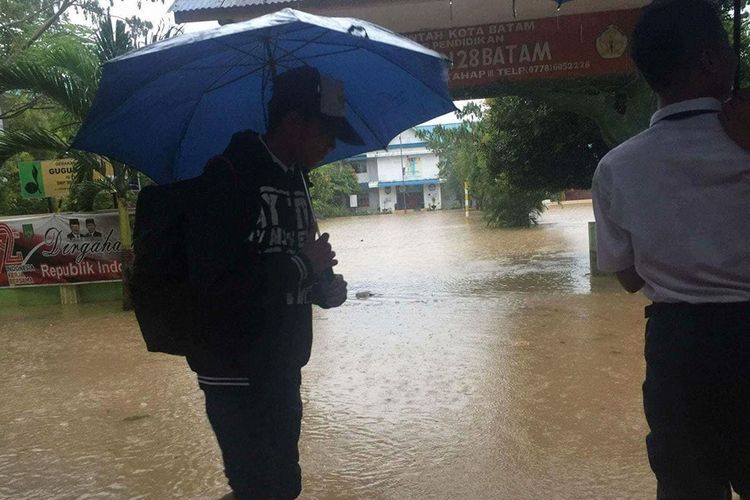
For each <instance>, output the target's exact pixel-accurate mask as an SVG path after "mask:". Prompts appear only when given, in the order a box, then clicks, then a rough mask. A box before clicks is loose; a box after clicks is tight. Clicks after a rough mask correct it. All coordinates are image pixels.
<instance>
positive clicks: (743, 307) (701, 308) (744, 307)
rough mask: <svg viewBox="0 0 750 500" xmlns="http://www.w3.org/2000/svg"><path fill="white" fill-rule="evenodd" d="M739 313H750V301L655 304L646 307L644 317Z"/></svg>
mask: <svg viewBox="0 0 750 500" xmlns="http://www.w3.org/2000/svg"><path fill="white" fill-rule="evenodd" d="M739 311H748V312H750V301H742V302H702V303H698V304H690V303H688V302H654V303H653V304H651V305H650V306H646V308H645V310H644V315H645V317H646V318H650V317H651V316H653V315H654V314H656V313H687V312H690V313H698V314H707V313H713V314H717V313H719V314H721V313H731V312H739Z"/></svg>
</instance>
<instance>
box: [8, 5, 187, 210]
mask: <svg viewBox="0 0 750 500" xmlns="http://www.w3.org/2000/svg"><path fill="white" fill-rule="evenodd" d="M3 1H6V2H7V1H9V0H0V2H3ZM51 3H54V4H55V5H54V8H55V12H58V10H59V9H62V8H64V7H65V5H68V7H71V6H72V7H74V8H83V9H86V10H87V12H88V13H89V14H90V15H91V18H92V19H93V20H94V21H95V22H96V26H97V27H96V30H94V31H91V30H90V29H87V28H85V27H80V26H70V25H63V26H58V27H57V28H56V29H55V30H54V31H53V30H50V31H49V32H47V33H45V36H43V37H41V38H39V39H38V41H37V42H36V44H35V45H33V46H31V47H30V48H27V49H25V50H23V51H22V52H20V53H14V54H13V57H10V58H7V59H6V60H5V61H4V62H3V63H1V64H0V94H2V100H0V106H2V109H3V110H4V111H5V117H6V121H5V125H6V130H5V131H4V132H0V164H2V163H4V162H6V161H8V160H11V159H15V158H17V156H18V155H19V154H21V153H30V154H31V155H32V158H34V159H54V158H59V157H62V156H68V157H73V158H74V159H75V160H76V172H75V175H74V183H73V188H72V189H71V194H70V196H69V197H68V198H67V199H66V200H65V203H64V204H63V208H65V209H69V210H91V209H93V208H94V207H96V206H98V205H107V204H109V205H110V206H111V199H112V196H111V193H116V194H117V196H118V197H119V198H121V199H123V200H126V199H129V198H132V196H130V195H129V187H128V184H129V182H130V180H131V179H132V178H133V176H135V175H136V174H135V172H134V171H133V170H131V169H130V168H128V167H127V166H126V165H123V164H121V163H119V162H112V166H113V170H114V175H113V176H110V177H107V178H105V179H104V180H101V181H97V182H93V173H94V171H98V172H99V173H101V174H105V169H104V163H103V161H102V158H101V157H99V156H97V155H93V154H89V153H85V152H82V151H68V144H69V143H70V141H71V140H72V138H73V137H74V136H75V133H76V132H77V130H78V128H79V127H80V124H81V123H82V121H83V119H84V118H85V116H86V113H87V112H88V110H89V108H90V106H91V104H92V103H93V100H94V97H95V95H96V91H97V88H98V84H99V78H100V69H99V68H100V65H101V64H102V63H103V62H105V61H106V60H108V59H110V58H112V57H116V56H119V55H122V54H124V53H126V52H128V51H130V50H132V49H134V48H136V47H138V46H140V45H144V44H146V43H148V42H150V41H156V40H158V39H160V38H165V37H170V36H173V35H175V34H177V33H179V32H180V30H178V29H174V28H173V27H170V28H168V29H165V27H164V26H160V27H159V29H158V30H157V31H155V32H153V31H151V28H152V25H151V23H148V22H144V21H141V20H140V19H138V18H137V17H133V18H129V19H127V20H125V21H122V20H117V21H115V22H113V20H112V18H111V16H110V15H109V14H108V13H104V11H103V9H100V8H99V7H97V6H98V2H95V1H89V0H81V1H74V2H70V0H64V1H62V2H51V1H49V0H47V1H46V3H45V5H48V4H51ZM65 8H67V7H65ZM40 15H41V16H42V17H44V16H49V15H50V13H49V12H47V13H46V14H40ZM19 22H20V21H19ZM1 34H2V30H1V29H0V35H1ZM6 48H7V47H6ZM8 51H10V49H8ZM6 52H7V51H6ZM10 163H14V162H10ZM10 163H9V164H10ZM13 168H15V165H14V166H13ZM9 189H16V187H15V186H13V187H11V186H2V185H0V191H5V190H9ZM100 192H104V193H105V195H103V196H99V193H100ZM97 196H98V197H99V198H97ZM0 199H4V200H15V201H13V203H11V202H10V201H9V202H7V203H5V206H3V205H0V208H3V209H4V210H5V211H6V212H0V213H10V212H13V213H18V211H19V210H20V209H21V205H19V203H20V202H19V201H18V198H16V197H14V196H11V195H9V194H5V193H2V194H0ZM97 199H100V201H96V200H97ZM11 205H12V206H11ZM45 210H46V209H45Z"/></svg>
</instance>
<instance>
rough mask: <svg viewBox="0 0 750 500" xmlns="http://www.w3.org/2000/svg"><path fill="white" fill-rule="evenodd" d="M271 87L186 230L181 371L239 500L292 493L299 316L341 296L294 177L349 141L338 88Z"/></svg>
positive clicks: (299, 80)
mask: <svg viewBox="0 0 750 500" xmlns="http://www.w3.org/2000/svg"><path fill="white" fill-rule="evenodd" d="M272 84H273V89H272V97H271V100H270V103H269V109H268V132H267V133H266V134H265V135H262V136H261V135H258V134H257V133H255V132H252V131H245V132H240V133H237V134H235V135H234V137H233V138H232V140H231V142H230V144H229V146H228V147H227V148H226V150H225V151H224V153H223V155H222V156H220V157H218V158H216V159H214V160H212V161H210V162H209V164H208V165H207V167H206V170H205V173H204V174H203V176H202V178H201V181H200V182H201V187H202V188H201V190H200V193H201V194H200V196H201V197H204V199H203V200H196V203H195V207H196V208H195V210H194V211H193V213H191V214H190V221H191V224H190V228H189V229H188V233H189V235H188V245H187V246H188V248H189V251H188V260H189V265H190V273H189V275H190V280H191V283H192V284H193V290H194V296H195V297H196V304H197V308H196V309H197V310H196V311H195V316H196V318H198V319H197V324H196V327H197V331H198V332H199V335H200V337H201V338H202V347H201V348H200V349H196V351H195V352H193V353H190V354H188V362H189V364H190V366H191V368H192V369H193V370H194V371H195V372H196V373H197V374H198V382H199V384H200V387H201V389H202V390H203V391H204V393H205V397H206V411H207V414H208V419H209V421H210V423H211V426H212V427H213V430H214V432H215V434H216V437H217V440H218V442H219V446H220V447H221V450H222V455H223V458H224V466H225V473H226V475H227V478H228V479H229V484H230V486H231V488H232V490H233V495H234V497H235V498H240V499H266V498H274V499H278V500H280V499H290V498H295V497H297V495H298V494H299V493H300V491H301V476H300V467H299V465H298V460H299V453H298V449H297V441H298V439H299V435H300V422H301V417H302V402H301V400H300V369H301V368H302V367H303V366H304V365H305V364H306V363H307V361H308V359H309V357H310V348H311V344H312V311H311V304H312V303H315V304H318V305H320V306H322V307H326V308H328V307H337V306H339V305H341V304H342V303H343V302H344V301H345V300H346V292H347V289H346V282H345V281H344V280H343V278H342V277H341V275H335V276H332V274H331V273H330V269H331V268H332V267H333V266H335V265H336V260H335V259H334V256H335V253H334V252H332V250H331V245H330V243H329V242H328V235H327V234H323V235H322V236H321V237H319V238H317V239H316V238H315V231H316V229H317V228H316V227H315V219H314V216H313V213H312V207H311V206H310V204H309V199H308V196H307V191H306V189H307V188H306V185H305V177H306V175H307V173H308V172H309V170H310V169H311V168H313V167H315V166H316V165H317V164H318V163H319V162H320V161H321V160H322V159H323V158H324V157H325V156H326V154H328V152H329V150H330V149H331V148H333V146H334V143H335V140H336V139H339V140H342V141H346V142H349V143H357V142H358V141H361V139H360V138H359V136H358V134H357V133H356V132H355V131H354V130H353V129H352V127H351V126H350V125H349V123H348V122H347V121H346V119H345V118H344V109H343V105H344V93H343V92H344V89H343V86H342V85H341V83H340V82H338V81H336V80H333V79H331V78H328V77H327V76H325V75H322V74H320V73H319V72H318V70H316V69H314V68H311V67H306V66H303V67H299V68H295V69H292V70H288V71H286V72H283V73H281V74H279V75H278V76H277V77H275V78H274V79H273V81H272ZM217 234H219V235H222V237H221V239H217V238H216V235H217ZM230 497H231V495H230Z"/></svg>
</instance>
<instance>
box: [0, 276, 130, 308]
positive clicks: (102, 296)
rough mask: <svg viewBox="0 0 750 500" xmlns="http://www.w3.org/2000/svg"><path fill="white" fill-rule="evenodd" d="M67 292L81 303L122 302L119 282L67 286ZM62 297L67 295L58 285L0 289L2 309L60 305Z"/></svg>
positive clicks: (0, 305)
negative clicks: (62, 292)
mask: <svg viewBox="0 0 750 500" xmlns="http://www.w3.org/2000/svg"><path fill="white" fill-rule="evenodd" d="M65 291H67V292H72V293H67V294H66V295H67V296H68V297H70V296H72V295H75V296H76V297H77V301H78V302H80V303H87V302H109V301H119V300H122V283H121V282H119V281H113V282H105V283H82V284H80V285H66V290H65ZM62 295H65V294H61V290H60V287H59V286H57V285H49V286H24V287H12V288H0V307H17V306H39V305H53V304H60V303H61V296H62Z"/></svg>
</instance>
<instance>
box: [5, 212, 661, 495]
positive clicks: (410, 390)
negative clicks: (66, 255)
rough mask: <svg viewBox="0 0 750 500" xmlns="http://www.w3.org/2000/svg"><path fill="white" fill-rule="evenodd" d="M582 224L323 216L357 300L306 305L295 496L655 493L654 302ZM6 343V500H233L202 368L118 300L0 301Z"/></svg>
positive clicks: (553, 215)
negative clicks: (143, 330) (647, 335)
mask: <svg viewBox="0 0 750 500" xmlns="http://www.w3.org/2000/svg"><path fill="white" fill-rule="evenodd" d="M589 220H593V217H592V214H591V206H590V205H568V206H565V207H564V208H560V207H554V208H553V209H551V210H550V211H549V212H548V213H547V214H545V216H544V217H543V219H542V223H541V224H540V226H538V227H536V228H533V229H529V230H493V229H488V228H486V227H485V226H484V224H483V223H482V221H481V219H480V217H479V216H478V214H472V217H471V218H470V219H469V220H468V221H467V220H465V219H464V217H463V214H462V213H460V212H458V211H448V212H436V213H410V214H408V215H403V214H393V215H383V216H372V217H352V218H344V219H335V220H330V221H325V222H324V223H323V224H322V226H323V229H324V230H326V231H328V232H330V233H331V242H332V244H333V245H334V248H335V249H336V251H337V253H338V256H339V257H338V258H339V260H340V262H341V264H340V265H339V267H338V270H339V272H343V273H344V274H345V275H346V278H347V280H348V281H349V284H350V300H349V302H347V303H346V304H345V305H344V306H342V307H341V308H339V309H336V310H329V311H322V310H316V312H315V335H316V339H315V345H314V348H313V356H312V361H311V362H310V364H309V365H308V366H307V367H306V368H305V369H304V371H303V375H304V382H303V401H304V403H305V417H304V421H303V428H302V439H301V443H300V450H301V460H302V466H303V470H304V491H303V494H302V498H305V499H360V498H363V499H365V498H367V499H511V500H525V499H529V500H531V499H535V500H536V499H571V500H573V499H576V500H577V499H618V500H619V499H647V498H653V491H654V488H655V485H654V481H653V479H652V477H651V473H650V470H649V468H648V463H647V459H646V454H645V444H644V436H645V434H646V426H645V422H644V418H643V416H642V409H641V394H640V384H641V381H642V378H643V361H642V344H643V342H642V338H643V334H642V330H643V309H642V308H643V306H644V305H645V299H643V298H641V297H639V296H630V295H627V294H626V293H624V292H621V291H620V290H619V288H618V287H617V285H616V283H615V282H614V280H612V279H611V278H591V277H590V276H589V275H588V243H587V229H586V222H587V221H589ZM365 291H368V292H370V293H371V294H373V295H372V297H370V298H368V299H366V300H357V299H355V298H354V296H355V293H356V292H365ZM0 343H1V344H2V346H3V349H2V350H0V365H1V366H2V367H3V368H4V372H5V373H4V377H3V378H2V380H0V391H2V394H3V401H4V402H3V404H2V406H0V498H14V499H15V498H29V499H31V498H39V499H50V498H61V499H62V498H65V499H67V498H82V499H83V498H188V499H208V498H218V497H219V496H221V495H222V494H224V493H226V491H227V488H226V486H225V480H224V477H223V473H222V469H221V460H220V455H219V451H218V448H217V446H216V444H215V442H214V438H213V435H212V433H211V430H210V428H209V425H208V422H207V420H206V418H205V415H204V413H203V408H202V405H203V396H202V393H201V392H200V391H199V390H198V388H197V385H196V382H195V379H194V376H193V374H192V373H191V372H189V370H188V369H187V368H186V366H185V364H184V362H183V361H182V360H181V359H179V358H175V357H171V356H166V355H156V354H148V353H146V352H145V348H144V347H143V344H142V341H141V339H140V337H139V333H138V331H137V326H136V323H135V320H134V318H133V316H132V315H131V314H128V313H123V312H120V311H118V310H117V304H96V305H93V304H88V305H81V306H73V307H45V308H39V307H28V308H22V309H17V310H9V309H4V310H0Z"/></svg>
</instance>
